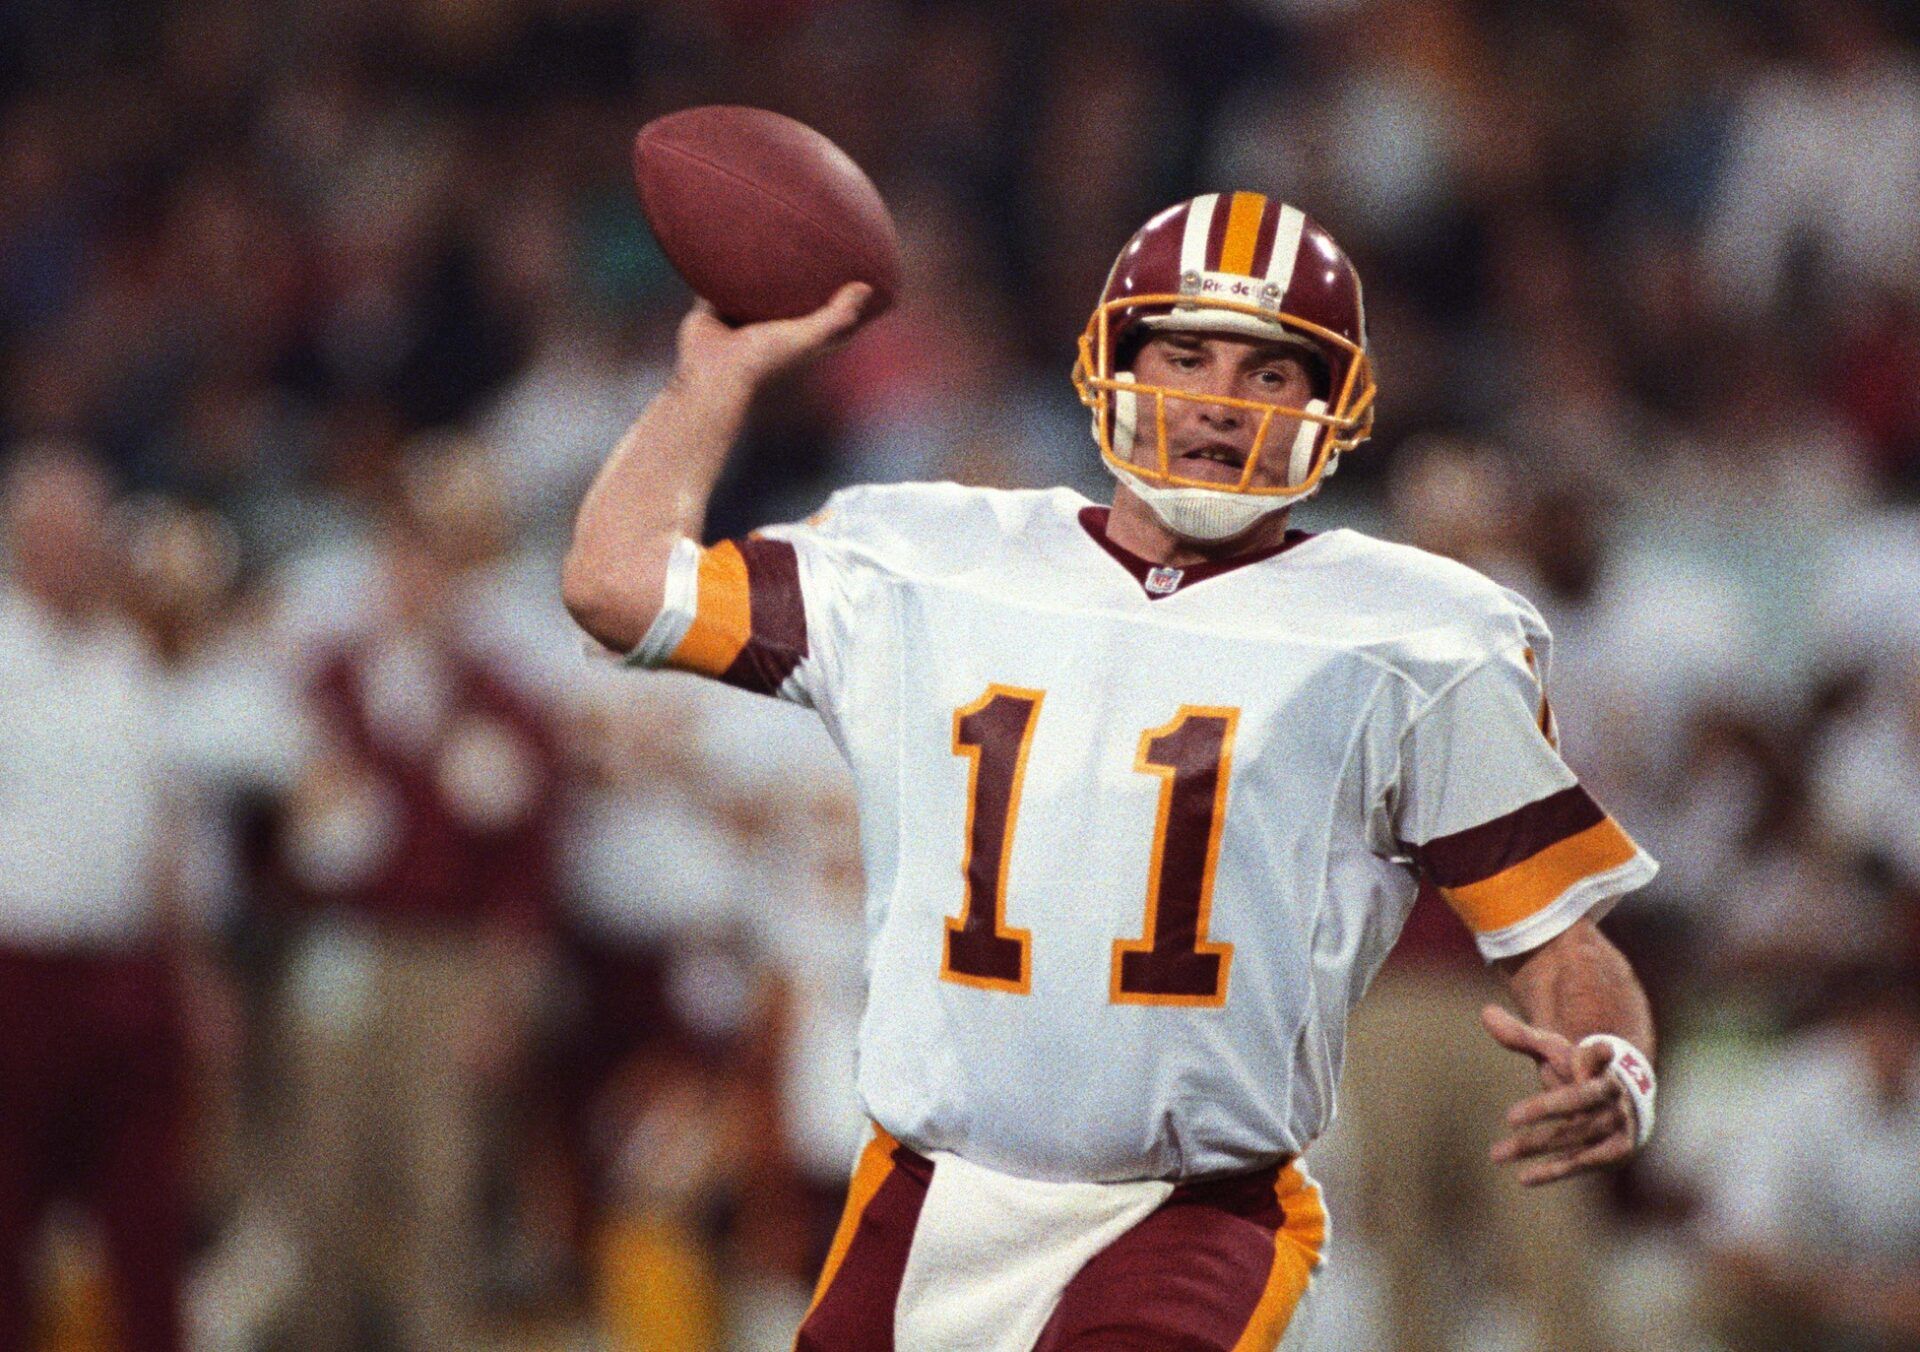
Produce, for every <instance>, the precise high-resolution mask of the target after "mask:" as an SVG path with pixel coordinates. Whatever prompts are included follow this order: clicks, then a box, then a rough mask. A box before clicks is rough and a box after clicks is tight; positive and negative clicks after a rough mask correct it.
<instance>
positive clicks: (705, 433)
mask: <svg viewBox="0 0 1920 1352" xmlns="http://www.w3.org/2000/svg"><path fill="white" fill-rule="evenodd" d="M869 290H870V288H868V287H867V286H865V285H864V284H862V283H859V282H850V283H848V284H847V285H846V286H843V287H841V288H840V290H839V291H838V292H836V293H835V294H834V297H833V299H832V300H830V301H828V302H827V303H826V304H825V305H823V306H822V307H821V308H820V309H818V310H816V311H814V312H813V313H812V314H810V315H803V316H802V317H800V318H798V319H779V320H771V321H769V322H767V323H763V324H744V325H741V326H740V327H739V328H734V327H732V326H730V325H728V324H726V323H725V322H723V321H722V320H721V319H720V318H719V317H718V316H717V315H715V314H714V312H713V309H712V307H711V306H709V305H707V304H706V303H705V302H704V301H703V302H700V303H698V304H696V305H695V306H694V308H693V310H692V311H691V312H690V313H689V314H688V315H687V317H686V319H685V320H684V321H682V323H681V325H680V335H679V349H678V355H677V357H676V360H675V362H674V370H673V374H672V376H671V377H670V378H669V379H668V381H667V385H666V388H665V389H663V390H662V391H661V392H660V394H659V395H657V396H656V397H655V398H654V399H653V401H652V402H650V403H649V404H648V405H647V407H646V408H645V409H644V410H643V411H642V412H641V414H640V416H639V418H638V419H636V420H635V421H634V424H633V426H632V427H630V428H628V429H627V433H626V435H625V436H623V437H621V439H620V442H619V444H618V445H617V446H615V447H614V450H613V454H612V455H610V456H609V457H608V458H607V462H606V464H604V465H602V466H601V467H600V473H599V474H598V475H597V476H595V478H594V481H593V486H592V487H591V488H589V489H588V490H587V495H586V498H585V499H584V500H583V501H582V502H581V504H580V511H579V514H578V515H577V516H576V517H575V518H574V525H573V543H572V545H571V547H570V548H569V549H568V550H567V558H566V565H565V569H564V571H563V574H562V580H561V594H562V596H563V598H564V600H565V601H566V606H567V610H568V612H569V613H571V614H572V616H573V618H574V620H575V622H576V623H578V624H579V625H580V627H581V628H582V629H584V630H586V631H587V632H588V633H589V634H591V635H593V637H594V638H595V639H597V640H598V641H599V642H600V643H602V644H604V645H605V646H607V647H609V648H612V649H614V650H615V651H617V652H623V653H624V652H628V651H631V650H632V649H633V648H634V647H635V646H636V645H637V644H638V643H639V642H640V640H641V639H642V638H643V637H644V636H645V635H646V632H647V629H648V627H649V626H651V625H652V623H653V621H654V619H655V617H656V616H658V615H659V613H660V609H661V606H662V604H663V601H664V599H665V596H666V577H667V565H668V561H669V560H670V559H671V557H672V554H673V550H674V546H675V545H676V544H677V543H678V542H679V541H680V540H681V539H683V538H686V539H693V540H696V541H697V540H698V539H699V538H700V533H701V529H702V527H703V526H704V525H705V522H706V515H707V502H708V499H709V498H710V497H711V496H712V494H713V485H714V483H715V482H716V481H717V480H718V479H719V477H720V469H721V467H722V466H723V465H724V464H725V463H726V458H727V453H728V452H729V451H730V450H732V448H733V443H734V442H735V441H736V440H737V439H738V438H739V435H740V429H741V427H742V425H743V424H744V423H745V422H746V417H747V409H748V407H749V406H750V405H751V404H752V402H753V396H754V394H755V393H756V392H757V391H758V390H759V389H760V388H761V387H762V386H763V385H765V384H766V383H767V382H768V381H769V380H771V379H773V378H774V377H775V376H777V375H779V374H780V373H781V372H783V371H786V370H788V369H789V368H791V367H793V366H795V365H797V364H799V363H800V362H802V361H804V360H806V359H807V358H808V357H810V356H813V355H815V354H817V353H819V352H821V351H823V350H825V349H826V348H828V347H831V346H832V345H833V344H834V343H835V342H837V341H838V340H839V339H841V338H844V337H845V336H846V335H847V334H848V333H850V332H851V331H852V329H853V327H854V325H855V324H856V323H858V321H859V317H860V310H861V307H862V306H863V305H864V304H865V303H866V299H867V295H868V292H869Z"/></svg>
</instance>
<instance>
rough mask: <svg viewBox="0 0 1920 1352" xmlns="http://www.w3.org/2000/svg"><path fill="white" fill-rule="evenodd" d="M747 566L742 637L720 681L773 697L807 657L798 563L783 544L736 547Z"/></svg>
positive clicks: (755, 541) (754, 542)
mask: <svg viewBox="0 0 1920 1352" xmlns="http://www.w3.org/2000/svg"><path fill="white" fill-rule="evenodd" d="M739 549H740V554H741V557H742V558H744V559H745V560H746V563H747V606H748V616H749V618H748V638H747V642H746V644H745V646H743V647H742V648H741V649H740V652H739V654H738V655H737V656H736V657H735V658H734V659H733V662H732V663H731V664H730V665H729V666H728V667H727V669H726V670H725V671H724V672H722V673H721V675H720V679H721V680H723V681H725V682H726V683H727V684H728V685H736V686H739V687H740V688H741V689H742V690H751V691H753V692H754V693H755V694H759V695H774V694H778V693H779V691H780V686H781V684H782V683H783V682H785V681H786V679H787V677H789V676H791V675H792V674H793V670H794V668H795V667H797V666H799V665H800V663H801V662H802V661H804V660H805V659H806V656H807V611H806V606H805V605H804V604H803V603H802V601H801V598H800V560H799V556H798V555H796V554H795V553H794V549H793V546H792V545H791V544H789V543H788V542H787V541H785V540H767V539H761V538H758V537H750V538H748V539H745V540H741V541H740V542H739Z"/></svg>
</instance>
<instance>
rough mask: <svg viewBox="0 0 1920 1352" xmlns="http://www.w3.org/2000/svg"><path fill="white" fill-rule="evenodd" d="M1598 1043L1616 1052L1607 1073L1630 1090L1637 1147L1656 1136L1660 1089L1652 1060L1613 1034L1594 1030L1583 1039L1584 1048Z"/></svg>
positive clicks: (1581, 1041) (1621, 1085) (1629, 1100)
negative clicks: (1656, 1099)
mask: <svg viewBox="0 0 1920 1352" xmlns="http://www.w3.org/2000/svg"><path fill="white" fill-rule="evenodd" d="M1596 1043H1598V1044H1599V1045H1600V1046H1602V1047H1605V1048H1606V1049H1607V1050H1608V1051H1610V1052H1612V1053H1613V1059H1612V1060H1611V1061H1609V1062H1608V1063H1607V1074H1609V1075H1611V1076H1613V1079H1614V1083H1616V1084H1618V1085H1619V1086H1620V1087H1621V1088H1622V1089H1624V1090H1626V1091H1627V1100H1628V1102H1630V1103H1632V1104H1633V1148H1634V1149H1635V1150H1638V1149H1639V1148H1640V1147H1641V1146H1643V1145H1645V1144H1646V1143H1647V1138H1648V1137H1649V1136H1651V1135H1653V1096H1654V1095H1655V1094H1656V1093H1658V1092H1659V1089H1658V1086H1657V1085H1655V1083H1654V1079H1653V1062H1651V1061H1649V1060H1647V1057H1646V1053H1644V1052H1642V1051H1641V1050H1640V1049H1639V1048H1638V1047H1636V1046H1634V1045H1633V1044H1632V1043H1631V1042H1629V1041H1627V1040H1626V1039H1625V1038H1623V1037H1615V1036H1614V1035H1613V1034H1612V1033H1593V1034H1591V1035H1589V1036H1587V1037H1583V1038H1581V1039H1580V1045H1581V1046H1582V1047H1590V1046H1593V1045H1594V1044H1596Z"/></svg>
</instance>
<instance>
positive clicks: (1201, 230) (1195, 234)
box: [1180, 192, 1220, 277]
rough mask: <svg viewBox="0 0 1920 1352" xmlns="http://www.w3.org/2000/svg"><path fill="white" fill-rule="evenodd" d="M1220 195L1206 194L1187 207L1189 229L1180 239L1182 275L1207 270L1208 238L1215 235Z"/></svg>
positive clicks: (1215, 193) (1214, 193)
mask: <svg viewBox="0 0 1920 1352" xmlns="http://www.w3.org/2000/svg"><path fill="white" fill-rule="evenodd" d="M1219 204H1220V194H1219V193H1217V192H1210V193H1205V194H1203V195H1201V196H1199V197H1196V198H1194V199H1193V202H1192V204H1191V205H1190V206H1188V207H1187V229H1186V233H1185V234H1183V235H1182V236H1181V237H1180V275H1181V276H1182V277H1184V276H1186V275H1187V274H1188V273H1190V272H1205V271H1206V270H1207V236H1208V235H1210V234H1212V233H1213V209H1214V208H1215V207H1216V206H1218V205H1219Z"/></svg>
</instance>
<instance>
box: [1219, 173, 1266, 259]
mask: <svg viewBox="0 0 1920 1352" xmlns="http://www.w3.org/2000/svg"><path fill="white" fill-rule="evenodd" d="M1266 213H1267V199H1266V198H1265V197H1263V196H1262V195H1261V194H1259V193H1257V192H1237V193H1235V194H1234V195H1233V205H1232V206H1230V207H1229V208H1228V209H1227V235H1226V238H1225V239H1224V240H1223V241H1221V244H1220V271H1222V272H1232V273H1237V274H1238V275H1240V276H1242V277H1249V276H1252V275H1253V250H1254V246H1255V245H1256V244H1258V243H1259V241H1260V219H1261V217H1263V216H1265V215H1266Z"/></svg>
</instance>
